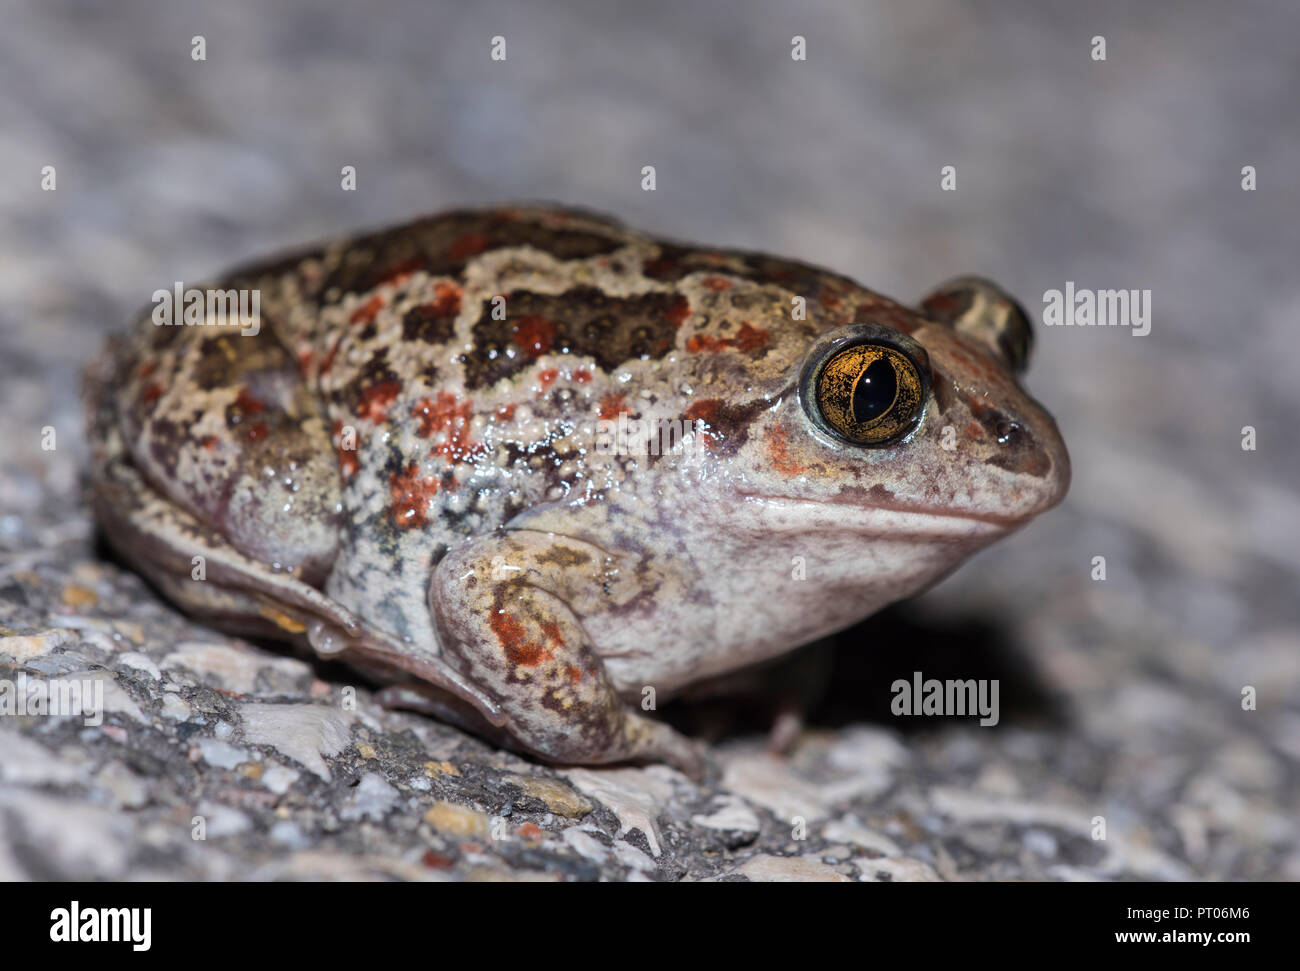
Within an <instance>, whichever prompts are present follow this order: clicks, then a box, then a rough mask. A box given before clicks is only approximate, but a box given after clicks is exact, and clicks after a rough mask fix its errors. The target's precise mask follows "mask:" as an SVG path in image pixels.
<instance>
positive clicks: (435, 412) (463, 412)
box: [411, 391, 486, 462]
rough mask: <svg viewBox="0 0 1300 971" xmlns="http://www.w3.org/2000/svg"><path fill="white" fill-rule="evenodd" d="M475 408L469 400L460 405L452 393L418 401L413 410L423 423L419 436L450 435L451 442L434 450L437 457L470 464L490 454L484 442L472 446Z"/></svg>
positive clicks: (448, 439) (448, 438)
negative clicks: (471, 420) (470, 422)
mask: <svg viewBox="0 0 1300 971" xmlns="http://www.w3.org/2000/svg"><path fill="white" fill-rule="evenodd" d="M471 409H472V404H471V402H470V400H469V399H468V398H466V399H465V400H464V401H462V402H459V403H457V401H456V396H455V395H454V394H452V393H451V392H450V391H439V392H438V393H437V395H435V396H434V398H433V399H429V398H421V399H420V400H419V401H417V402H416V403H415V405H414V407H412V408H411V417H412V418H415V419H416V420H417V421H419V423H420V427H419V428H418V429H417V430H416V434H417V435H419V436H420V437H421V438H430V437H432V436H433V435H435V434H438V433H440V432H446V433H447V440H446V441H445V442H444V443H443V444H441V445H439V446H437V447H436V448H434V450H433V454H434V455H441V456H442V457H443V458H445V459H447V460H448V461H449V462H467V461H469V460H471V459H473V458H475V457H477V456H479V455H481V454H482V453H483V452H484V451H486V449H485V447H484V446H483V444H482V443H479V444H477V445H474V444H471V443H470V440H469V420H470V413H471Z"/></svg>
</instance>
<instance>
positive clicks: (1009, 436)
mask: <svg viewBox="0 0 1300 971" xmlns="http://www.w3.org/2000/svg"><path fill="white" fill-rule="evenodd" d="M1021 431H1022V429H1021V427H1020V424H1019V422H1014V421H1008V420H1006V419H1003V420H1002V421H1000V422H998V423H997V426H996V427H995V428H994V429H993V432H994V434H995V435H996V436H997V439H998V444H999V445H1008V444H1010V443H1011V441H1012V440H1013V439H1014V438H1015V437H1016V436H1017V435H1019V434H1020V433H1021Z"/></svg>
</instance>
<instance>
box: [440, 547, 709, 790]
mask: <svg viewBox="0 0 1300 971" xmlns="http://www.w3.org/2000/svg"><path fill="white" fill-rule="evenodd" d="M606 560H607V555H606V553H605V552H604V551H603V550H600V549H599V548H597V547H595V546H594V545H592V544H589V543H585V542H582V541H580V540H576V539H573V538H570V537H564V536H556V535H555V534H552V533H547V532H541V531H534V530H526V529H516V530H511V531H508V532H503V533H493V534H489V535H486V536H481V537H479V538H478V539H477V540H475V541H474V542H472V543H470V544H467V545H465V546H462V547H460V548H459V549H456V550H453V551H452V552H451V553H449V554H448V555H447V556H446V557H444V559H443V560H442V562H441V563H439V564H438V569H437V570H436V571H435V573H434V577H433V583H432V587H431V589H430V595H429V599H430V606H431V608H432V610H433V616H434V622H435V624H436V625H437V628H438V641H439V643H440V644H441V645H442V649H443V654H444V656H446V657H447V658H448V660H449V661H451V662H452V663H453V664H458V666H459V667H460V668H461V670H462V671H463V672H464V674H465V676H466V677H467V678H469V679H470V680H471V681H473V682H474V683H475V684H476V685H478V686H479V687H480V688H481V689H482V690H483V691H484V692H485V693H486V694H487V695H488V696H489V697H490V698H491V699H492V700H493V701H494V702H495V703H496V704H497V705H498V706H499V707H500V709H501V711H502V713H503V716H504V718H505V719H506V722H505V728H506V729H507V730H508V731H509V734H510V736H511V738H512V739H514V740H515V742H516V743H517V744H519V745H521V746H522V747H524V748H526V749H527V750H529V751H531V752H533V753H535V754H537V755H540V756H542V757H543V758H545V759H547V760H549V761H552V762H561V763H577V764H597V763H607V762H622V761H628V760H636V761H644V760H662V761H667V762H670V763H672V764H674V765H676V766H677V767H678V768H680V769H682V770H683V771H684V772H686V773H687V774H689V775H692V776H695V777H699V776H701V775H703V774H705V773H706V772H707V770H708V768H709V766H708V763H707V760H706V759H705V758H704V756H703V755H702V753H701V751H700V750H699V749H698V748H697V747H696V746H695V745H694V743H692V742H690V741H689V740H688V739H686V738H685V737H684V736H682V735H679V734H678V733H677V732H676V731H674V730H673V729H672V728H670V727H669V726H668V725H666V724H664V723H662V722H659V721H655V720H654V719H652V718H648V717H646V716H645V715H643V714H641V713H640V712H639V711H637V710H636V709H635V708H634V707H633V706H631V705H630V704H628V703H627V702H625V701H624V700H623V699H622V698H620V697H619V695H618V693H617V691H616V689H615V687H614V685H613V684H612V682H611V681H610V679H609V677H608V675H607V674H606V671H605V666H604V662H603V661H602V660H601V658H600V656H599V655H598V654H597V652H596V650H595V648H594V646H593V645H592V643H591V641H590V639H589V638H588V636H587V633H586V631H585V630H584V628H583V624H582V619H583V617H584V616H587V615H590V614H591V613H593V612H596V611H599V610H602V609H604V608H605V607H606V606H607V604H606V602H605V601H604V600H603V599H602V598H603V596H604V593H603V591H604V589H605V579H606Z"/></svg>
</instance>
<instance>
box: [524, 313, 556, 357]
mask: <svg viewBox="0 0 1300 971" xmlns="http://www.w3.org/2000/svg"><path fill="white" fill-rule="evenodd" d="M558 330H559V328H558V327H557V326H556V323H555V321H553V320H547V319H546V318H545V317H539V316H537V315H536V314H529V315H528V316H527V317H520V318H519V319H518V320H517V321H515V324H514V337H515V343H516V344H518V345H519V346H520V347H522V348H523V349H524V353H525V354H527V355H528V356H529V357H541V356H542V355H543V354H545V353H546V352H547V351H549V350H550V349H551V345H552V344H553V343H555V335H556V333H557V331H558Z"/></svg>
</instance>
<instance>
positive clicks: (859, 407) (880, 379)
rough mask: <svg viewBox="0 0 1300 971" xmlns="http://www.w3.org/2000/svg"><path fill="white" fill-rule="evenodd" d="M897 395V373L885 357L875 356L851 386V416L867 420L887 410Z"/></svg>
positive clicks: (861, 420) (858, 419) (862, 420)
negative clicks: (856, 381)
mask: <svg viewBox="0 0 1300 971" xmlns="http://www.w3.org/2000/svg"><path fill="white" fill-rule="evenodd" d="M896 397H898V375H897V374H895V373H894V365H893V364H892V363H890V361H889V360H888V359H887V358H883V357H881V358H877V359H876V360H875V361H873V362H871V364H870V365H869V366H868V367H867V369H866V370H864V371H863V372H862V374H861V375H860V376H859V377H858V383H857V384H856V385H854V387H853V417H854V419H855V420H856V421H859V422H868V421H871V420H873V419H875V418H879V417H880V416H881V415H883V414H884V413H885V412H887V411H888V410H889V409H890V407H891V406H892V405H893V403H894V399H895V398H896Z"/></svg>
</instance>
